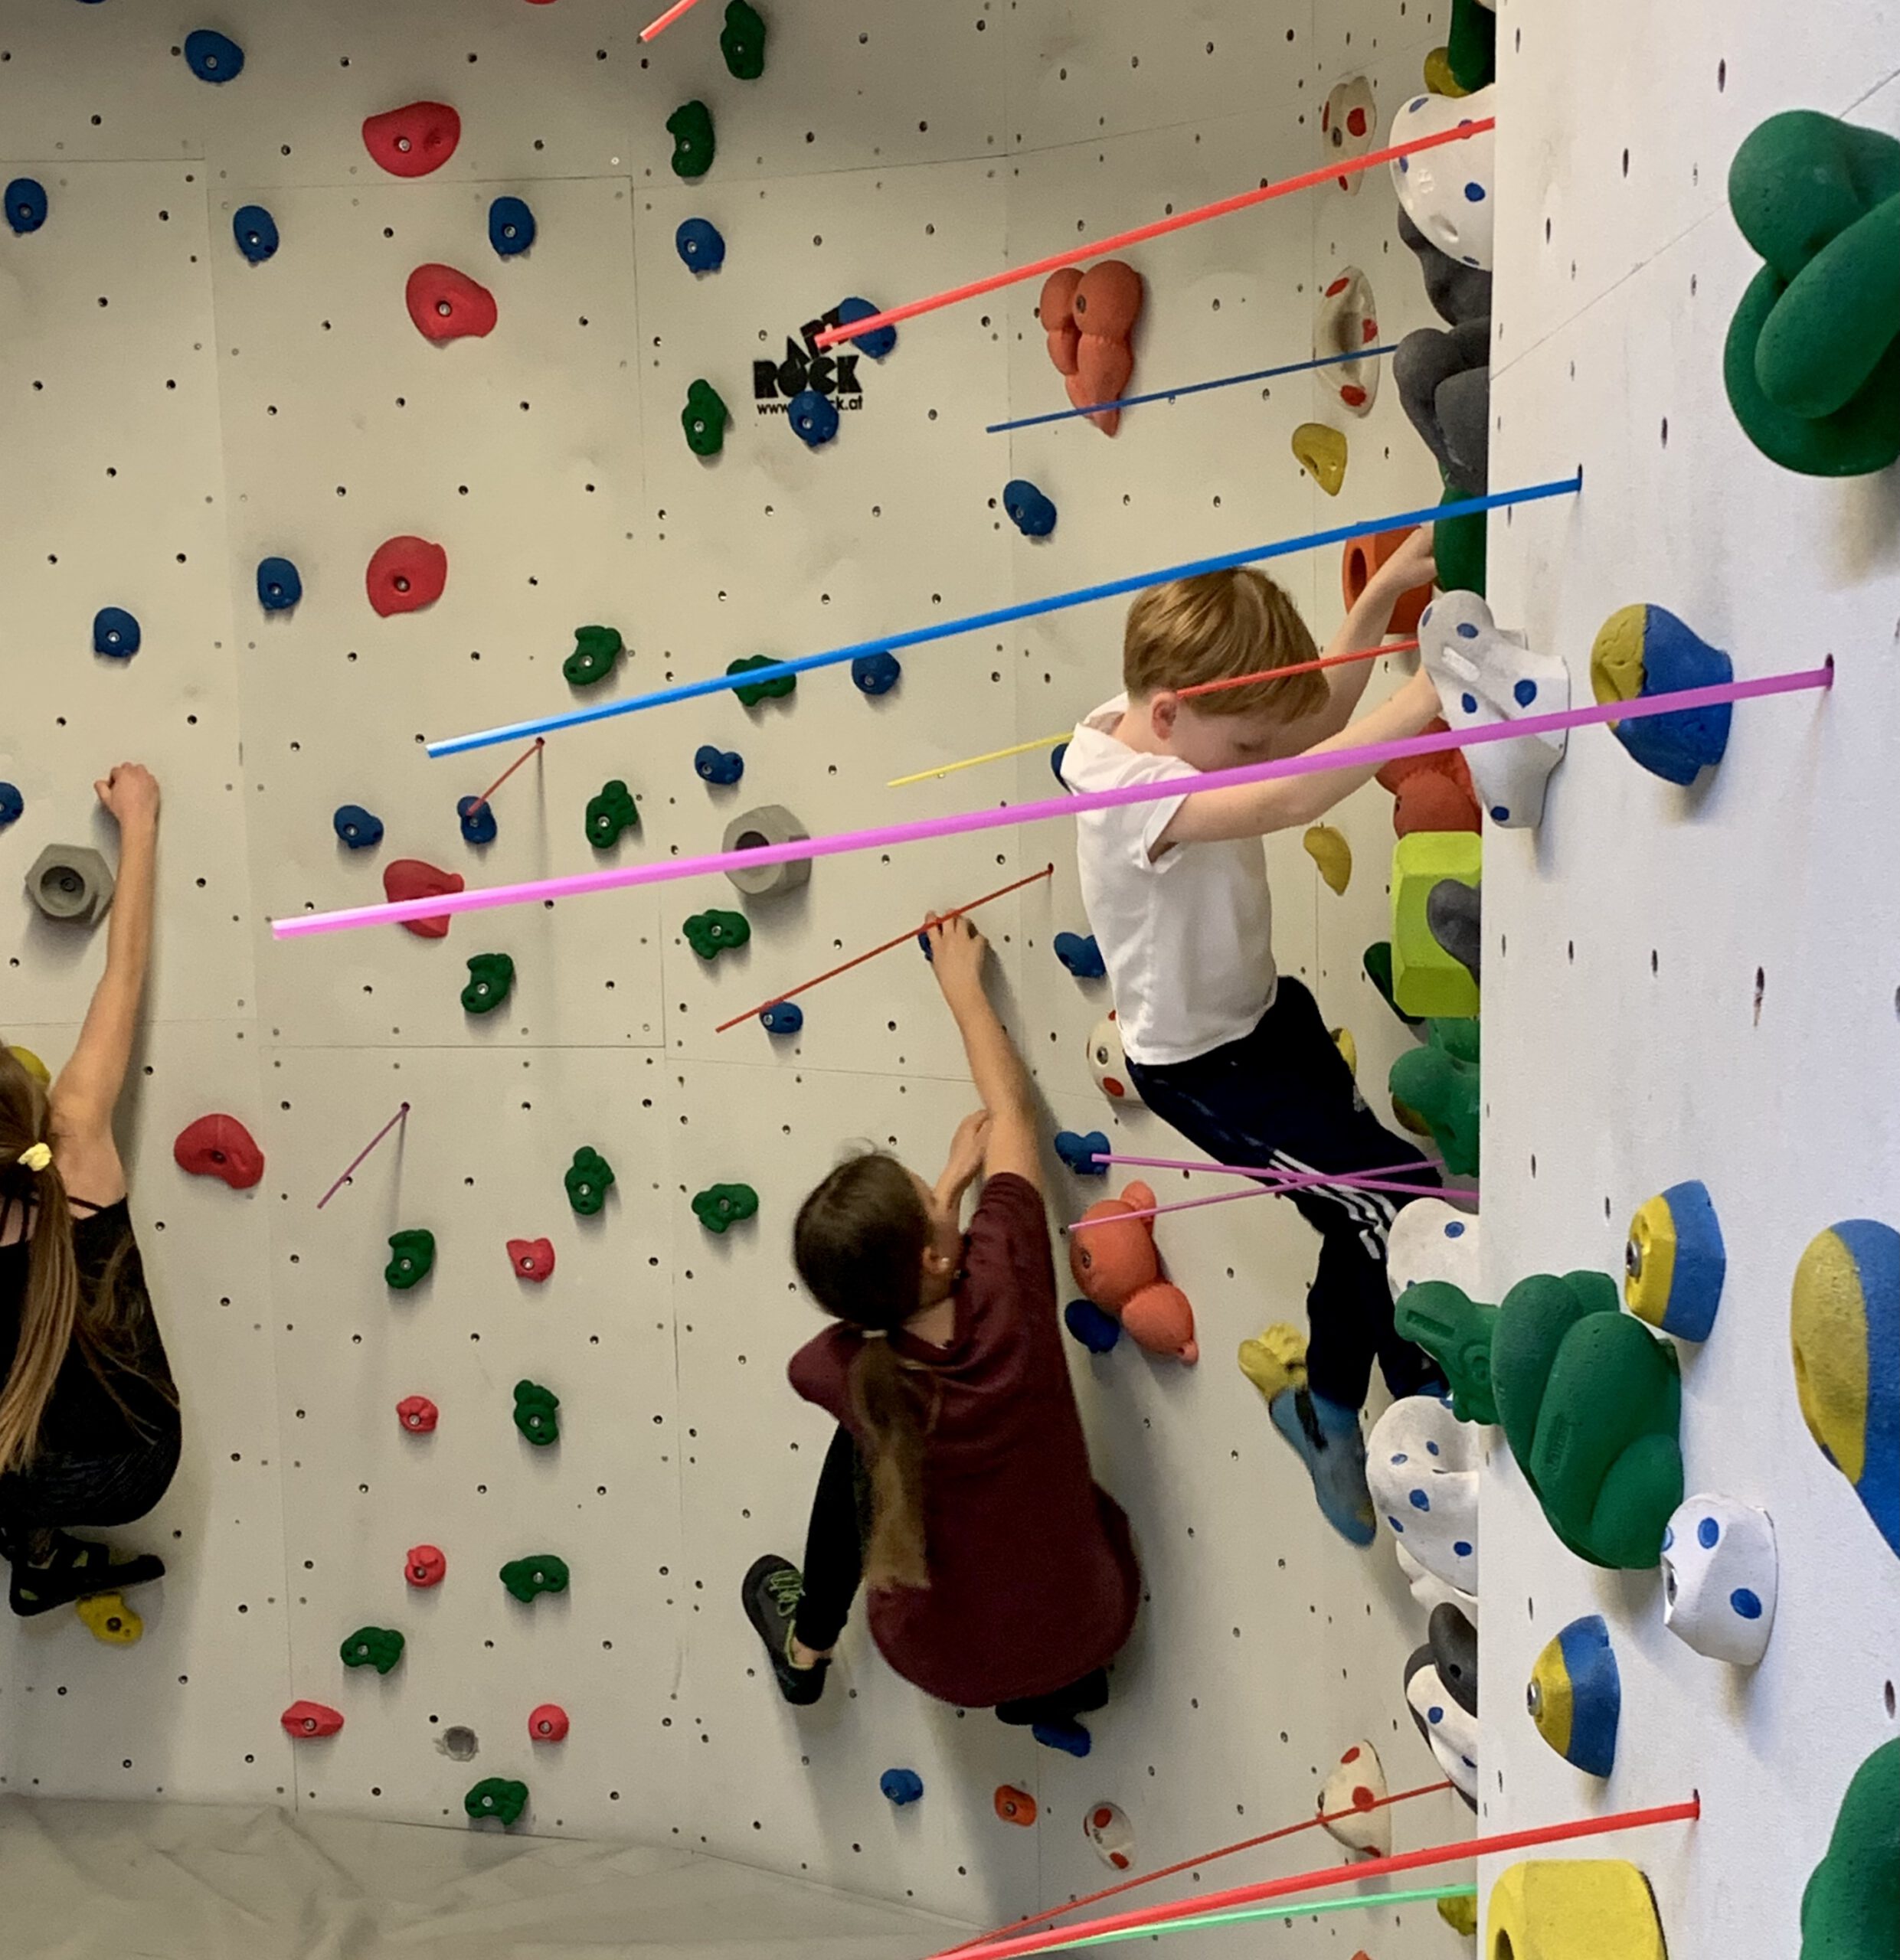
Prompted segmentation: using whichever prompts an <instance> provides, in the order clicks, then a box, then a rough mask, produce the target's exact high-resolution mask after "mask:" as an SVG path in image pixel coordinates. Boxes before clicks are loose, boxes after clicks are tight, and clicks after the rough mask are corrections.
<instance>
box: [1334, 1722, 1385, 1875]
mask: <svg viewBox="0 0 1900 1960" xmlns="http://www.w3.org/2000/svg"><path fill="white" fill-rule="evenodd" d="M1390 1794H1391V1792H1390V1791H1389V1790H1388V1787H1387V1785H1386V1782H1385V1765H1384V1764H1383V1763H1382V1762H1380V1761H1379V1759H1378V1750H1377V1749H1375V1748H1374V1747H1373V1746H1372V1744H1371V1743H1369V1742H1357V1743H1354V1744H1353V1745H1352V1747H1351V1748H1350V1749H1348V1750H1347V1751H1346V1753H1345V1754H1344V1755H1343V1756H1341V1757H1340V1758H1339V1761H1338V1762H1336V1763H1335V1764H1334V1765H1333V1769H1332V1771H1331V1773H1330V1774H1329V1775H1328V1776H1327V1778H1326V1781H1325V1782H1324V1783H1323V1784H1322V1785H1320V1816H1321V1817H1323V1818H1325V1819H1326V1829H1327V1830H1328V1831H1329V1832H1330V1833H1331V1834H1333V1836H1334V1837H1336V1838H1337V1839H1338V1840H1339V1842H1340V1843H1341V1844H1343V1845H1345V1846H1346V1848H1347V1849H1348V1850H1349V1851H1356V1852H1358V1853H1359V1856H1360V1857H1362V1858H1383V1857H1388V1856H1389V1855H1390V1854H1391V1848H1392V1813H1391V1810H1390V1809H1389V1808H1379V1809H1376V1810H1375V1809H1374V1808H1373V1805H1375V1804H1378V1805H1383V1804H1384V1802H1385V1798H1386V1797H1387V1796H1388V1795H1390Z"/></svg>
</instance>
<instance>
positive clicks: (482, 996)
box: [462, 952, 515, 1014]
mask: <svg viewBox="0 0 1900 1960" xmlns="http://www.w3.org/2000/svg"><path fill="white" fill-rule="evenodd" d="M514 985H515V962H513V961H512V959H509V956H508V955H507V954H506V953H505V952H478V953H477V954H476V955H475V957H474V958H473V959H472V960H470V961H469V984H468V985H466V987H464V988H463V989H462V1005H463V1006H464V1007H465V1008H467V1009H468V1011H469V1013H470V1014H492V1013H493V1012H494V1011H495V1009H496V1008H499V1006H500V1005H502V1002H503V1001H505V1000H506V999H507V998H508V996H509V992H510V991H511V990H512V988H513V987H514Z"/></svg>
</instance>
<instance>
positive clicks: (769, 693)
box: [726, 653, 798, 707]
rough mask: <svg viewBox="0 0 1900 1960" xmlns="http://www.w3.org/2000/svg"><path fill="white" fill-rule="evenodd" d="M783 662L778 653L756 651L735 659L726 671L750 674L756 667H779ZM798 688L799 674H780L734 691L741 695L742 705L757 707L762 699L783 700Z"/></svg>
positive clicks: (740, 701)
mask: <svg viewBox="0 0 1900 1960" xmlns="http://www.w3.org/2000/svg"><path fill="white" fill-rule="evenodd" d="M780 665H783V662H782V661H780V658H779V657H778V656H777V655H776V654H770V653H755V654H753V655H751V656H750V658H747V659H744V660H735V661H733V663H732V665H731V666H730V667H728V668H727V669H726V671H727V672H728V674H749V673H751V671H752V670H753V668H755V667H777V666H780ZM797 690H798V676H797V675H796V674H780V675H774V676H773V678H772V679H770V681H758V682H757V683H756V684H754V685H753V686H751V687H749V688H734V689H733V692H734V694H737V696H738V697H739V704H740V705H741V707H757V706H758V704H760V701H783V699H784V697H786V695H787V694H795V693H796V691H797Z"/></svg>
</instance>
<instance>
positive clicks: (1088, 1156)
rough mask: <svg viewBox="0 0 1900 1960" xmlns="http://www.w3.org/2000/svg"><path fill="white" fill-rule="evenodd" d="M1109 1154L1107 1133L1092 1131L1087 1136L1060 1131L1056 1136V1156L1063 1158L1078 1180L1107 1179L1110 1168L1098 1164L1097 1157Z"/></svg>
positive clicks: (1069, 1131)
mask: <svg viewBox="0 0 1900 1960" xmlns="http://www.w3.org/2000/svg"><path fill="white" fill-rule="evenodd" d="M1108 1152H1109V1142H1108V1137H1107V1132H1104V1131H1102V1130H1091V1131H1090V1132H1088V1134H1087V1135H1086V1136H1084V1135H1080V1134H1078V1132H1076V1131H1074V1130H1058V1131H1057V1132H1056V1135H1055V1154H1056V1155H1057V1156H1058V1157H1059V1158H1061V1160H1062V1161H1063V1162H1064V1164H1066V1165H1068V1167H1069V1168H1070V1169H1071V1171H1074V1173H1075V1174H1076V1175H1077V1176H1078V1178H1105V1177H1107V1175H1108V1166H1107V1165H1106V1164H1097V1162H1096V1161H1095V1160H1096V1158H1097V1157H1106V1156H1107V1155H1108Z"/></svg>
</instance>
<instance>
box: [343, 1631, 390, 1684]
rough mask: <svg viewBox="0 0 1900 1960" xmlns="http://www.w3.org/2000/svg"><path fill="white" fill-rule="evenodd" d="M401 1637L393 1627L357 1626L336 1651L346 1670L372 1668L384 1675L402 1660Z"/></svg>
mask: <svg viewBox="0 0 1900 1960" xmlns="http://www.w3.org/2000/svg"><path fill="white" fill-rule="evenodd" d="M403 1645H404V1642H403V1637H402V1635H401V1634H399V1633H398V1632H396V1630H395V1629H394V1628H393V1627H387V1626H359V1627H358V1628H357V1629H356V1631H355V1632H354V1633H353V1634H352V1635H350V1637H349V1638H348V1639H347V1640H346V1641H345V1642H344V1643H343V1645H342V1646H341V1647H339V1648H338V1649H337V1652H338V1655H341V1656H342V1661H343V1664H344V1666H345V1667H346V1668H374V1669H375V1670H376V1671H377V1672H378V1674H388V1672H389V1671H390V1669H391V1668H393V1667H394V1665H395V1664H396V1663H397V1661H400V1660H401V1658H402V1650H403Z"/></svg>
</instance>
